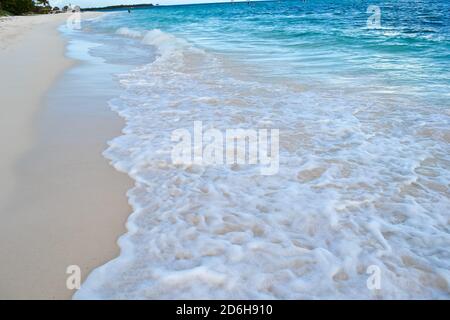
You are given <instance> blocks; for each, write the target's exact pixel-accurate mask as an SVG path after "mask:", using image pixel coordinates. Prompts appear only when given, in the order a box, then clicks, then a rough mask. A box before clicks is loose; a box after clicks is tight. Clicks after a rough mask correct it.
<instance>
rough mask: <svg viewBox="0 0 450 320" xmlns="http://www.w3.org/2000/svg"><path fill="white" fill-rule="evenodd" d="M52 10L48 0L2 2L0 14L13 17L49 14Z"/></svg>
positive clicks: (0, 0)
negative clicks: (29, 14)
mask: <svg viewBox="0 0 450 320" xmlns="http://www.w3.org/2000/svg"><path fill="white" fill-rule="evenodd" d="M51 10H52V7H51V6H50V4H49V2H48V0H36V1H34V0H0V12H2V11H3V12H5V13H9V14H13V15H23V14H28V13H49V12H50V11H51Z"/></svg>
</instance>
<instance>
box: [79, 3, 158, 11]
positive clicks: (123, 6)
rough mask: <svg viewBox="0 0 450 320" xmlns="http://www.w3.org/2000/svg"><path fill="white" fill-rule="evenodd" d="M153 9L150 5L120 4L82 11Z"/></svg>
mask: <svg viewBox="0 0 450 320" xmlns="http://www.w3.org/2000/svg"><path fill="white" fill-rule="evenodd" d="M149 7H153V4H151V3H143V4H120V5H116V6H107V7H95V8H85V9H82V11H99V10H107V11H108V10H126V9H140V8H142V9H143V8H149Z"/></svg>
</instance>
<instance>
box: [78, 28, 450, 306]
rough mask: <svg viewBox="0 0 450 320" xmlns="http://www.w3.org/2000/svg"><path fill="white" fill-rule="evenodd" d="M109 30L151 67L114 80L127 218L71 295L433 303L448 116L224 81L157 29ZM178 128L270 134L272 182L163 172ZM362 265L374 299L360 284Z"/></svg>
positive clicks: (448, 277)
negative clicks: (115, 246) (274, 161)
mask: <svg viewBox="0 0 450 320" xmlns="http://www.w3.org/2000/svg"><path fill="white" fill-rule="evenodd" d="M117 33H118V34H119V35H121V36H127V37H132V38H136V39H139V41H142V42H143V43H145V44H148V45H151V46H155V47H156V48H157V51H158V54H159V55H158V58H157V59H156V60H155V61H154V62H152V63H151V64H147V65H143V66H140V67H138V68H136V69H135V70H133V71H131V72H129V73H127V74H123V75H120V76H119V81H120V84H121V85H122V87H123V93H122V95H121V96H120V97H117V98H115V99H113V100H112V101H110V105H111V108H112V109H113V110H115V111H116V112H117V113H118V114H119V115H120V116H122V117H123V118H124V119H125V120H126V127H125V128H124V130H123V135H122V136H120V137H117V138H115V139H114V140H112V141H110V142H109V148H108V149H107V150H106V151H105V156H106V157H107V158H108V159H110V160H111V162H112V164H113V165H114V167H115V168H116V169H117V170H120V171H123V172H126V173H127V174H128V175H129V176H130V177H132V178H133V179H134V181H135V187H134V188H133V189H131V190H130V191H129V192H128V197H129V201H130V204H131V205H132V207H133V213H132V215H131V216H130V218H129V219H128V222H127V229H128V232H127V233H126V234H125V235H123V236H122V237H121V238H120V239H119V246H120V249H121V252H120V255H119V257H118V258H116V259H114V260H112V261H110V262H108V263H107V264H105V265H103V266H101V267H99V268H97V269H96V270H94V271H93V272H92V273H91V274H90V275H89V277H88V278H87V280H86V281H85V282H84V283H83V285H82V287H81V289H80V290H79V291H77V293H76V294H75V296H74V298H78V299H130V298H131V299H173V298H178V299H182V298H185V299H248V298H250V299H275V298H284V299H301V298H308V299H309V298H358V299H361V298H366V299H379V298H418V297H429V298H446V297H447V298H448V297H449V282H450V273H449V272H448V270H449V269H450V265H449V260H448V254H449V251H448V243H450V237H449V230H448V219H447V218H448V217H446V212H448V211H449V209H450V200H449V199H450V198H449V194H448V181H449V178H450V173H449V171H448V166H447V164H448V161H449V157H448V154H449V152H448V151H449V150H448V141H446V140H445V139H447V138H446V137H447V136H446V135H445V133H444V132H443V131H442V130H443V129H442V128H441V127H440V126H439V125H438V123H443V122H444V123H447V124H449V123H450V119H449V115H446V116H444V115H443V114H442V111H439V110H437V109H427V108H424V107H423V106H421V105H410V104H409V102H408V103H407V104H406V103H401V102H400V101H395V103H389V102H388V101H385V100H380V99H381V98H380V97H373V99H368V97H367V96H366V95H364V94H360V95H358V94H352V95H349V94H345V93H343V92H342V91H328V90H325V89H324V88H319V89H318V88H314V87H312V88H311V87H310V88H308V89H298V88H297V87H295V86H290V85H286V83H278V82H266V81H264V79H260V78H258V77H257V76H254V77H248V76H247V77H240V76H239V70H240V68H238V70H237V71H236V70H232V71H231V70H229V68H228V67H227V64H226V63H225V62H224V61H223V60H222V59H221V57H220V56H218V55H215V54H212V53H210V52H206V51H204V50H201V49H199V48H196V47H194V46H193V45H190V44H189V43H188V42H187V41H185V40H183V39H180V38H177V37H175V36H174V35H172V34H168V33H165V32H163V31H161V30H158V29H154V30H149V31H137V30H130V29H125V28H121V29H119V30H118V31H117ZM371 98H372V97H371ZM394 106H395V108H394ZM418 116H420V118H421V119H422V122H421V124H420V125H419V126H417V117H418ZM194 121H202V122H203V123H204V129H205V130H206V129H209V128H216V129H218V130H222V131H224V130H226V129H228V128H279V129H280V172H279V173H278V174H276V175H273V176H262V175H261V174H260V172H259V170H258V168H256V167H255V166H249V165H231V166H227V165H223V166H200V165H183V166H180V165H175V164H173V163H172V161H171V158H170V155H171V148H172V147H173V143H172V141H171V139H170V138H171V133H172V132H173V131H174V130H177V129H180V128H183V129H188V130H190V129H191V128H192V126H193V123H194ZM436 132H439V134H436ZM446 168H447V169H446ZM373 266H375V267H377V268H379V270H380V272H381V286H382V287H381V288H382V290H371V289H369V288H368V287H367V280H368V277H369V275H368V274H367V272H368V270H370V268H371V267H373Z"/></svg>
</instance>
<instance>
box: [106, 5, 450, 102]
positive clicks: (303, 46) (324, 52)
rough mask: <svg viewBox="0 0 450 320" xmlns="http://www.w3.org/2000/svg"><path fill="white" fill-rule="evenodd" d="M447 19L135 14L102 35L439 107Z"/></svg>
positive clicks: (384, 8) (285, 8)
mask: <svg viewBox="0 0 450 320" xmlns="http://www.w3.org/2000/svg"><path fill="white" fill-rule="evenodd" d="M369 5H377V6H379V7H380V10H381V21H380V22H381V28H380V29H369V28H367V20H368V18H369V17H370V16H371V15H372V13H367V12H366V11H367V8H368V7H369ZM448 12H450V4H449V2H448V1H443V0H442V1H416V0H414V1H412V0H401V1H361V0H344V1H329V0H315V1H306V2H302V1H269V2H261V3H252V4H251V5H248V4H246V3H239V4H238V3H235V4H210V5H200V6H199V5H186V6H175V7H158V8H154V9H151V10H135V11H133V13H132V14H131V15H128V14H121V15H118V16H114V17H111V18H110V19H106V20H105V21H104V23H103V24H102V28H105V31H115V30H116V29H117V28H119V27H122V26H127V27H128V28H130V29H136V30H151V29H160V30H161V31H164V32H168V33H171V34H174V35H176V36H179V37H182V38H184V39H186V40H188V41H189V42H190V43H192V44H193V45H195V46H198V47H200V48H204V49H205V50H211V51H214V52H218V53H223V54H226V55H229V56H232V57H233V59H235V60H237V61H239V62H243V63H246V64H250V65H252V66H254V67H255V68H257V69H258V70H260V71H264V72H267V76H280V77H291V78H295V79H297V80H299V81H302V82H305V81H317V82H318V83H321V82H324V81H327V82H330V83H331V85H332V84H336V85H337V86H339V85H341V84H342V83H346V84H347V85H356V86H358V87H361V88H363V89H367V90H381V91H390V92H391V91H396V90H402V89H403V90H404V93H410V94H415V95H418V96H422V97H423V95H424V94H425V95H426V97H425V99H430V98H431V97H432V98H433V99H438V100H439V99H442V101H440V102H441V103H442V104H443V105H445V104H446V102H448V97H449V96H448V95H449V92H450V90H449V79H450V63H449V61H450V15H449V14H448ZM261 68H262V69H263V70H261ZM329 77H331V79H329ZM424 91H426V92H424Z"/></svg>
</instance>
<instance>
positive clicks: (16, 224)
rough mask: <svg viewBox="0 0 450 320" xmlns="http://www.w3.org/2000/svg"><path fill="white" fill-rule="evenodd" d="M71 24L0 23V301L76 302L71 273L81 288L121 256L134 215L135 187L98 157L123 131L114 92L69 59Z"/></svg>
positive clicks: (45, 19) (57, 19) (50, 19)
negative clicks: (77, 273) (112, 103)
mask: <svg viewBox="0 0 450 320" xmlns="http://www.w3.org/2000/svg"><path fill="white" fill-rule="evenodd" d="M66 19H67V16H65V15H48V16H34V17H16V18H13V19H8V20H7V21H2V22H0V39H1V40H2V46H1V47H0V70H1V71H2V72H0V96H1V108H0V110H1V111H0V112H1V113H2V114H1V116H0V130H1V131H0V140H1V146H2V157H1V160H0V176H1V179H0V217H1V221H2V223H1V224H0V257H2V258H1V259H2V263H1V264H0V299H68V298H70V297H71V296H72V295H73V293H74V291H72V290H68V289H67V287H66V279H67V277H68V274H66V269H67V267H68V266H69V265H78V266H80V268H81V272H82V279H84V278H85V277H86V276H87V275H88V273H89V271H90V270H92V269H93V268H95V267H97V266H99V265H101V264H103V263H105V262H106V261H108V260H110V259H112V258H114V257H115V256H117V255H118V252H119V248H118V246H117V244H116V241H117V238H118V237H119V236H120V235H121V234H122V233H124V231H125V221H126V219H127V217H128V214H129V213H130V212H131V209H130V208H129V205H128V203H127V197H126V191H127V190H128V189H129V188H130V187H131V186H132V181H131V180H130V179H129V178H128V177H127V176H126V175H124V174H122V173H119V172H117V171H116V170H115V169H114V168H112V167H111V166H110V165H109V164H108V161H107V160H106V159H105V158H104V157H103V156H102V152H103V150H104V149H105V148H106V147H107V144H106V142H107V141H108V140H110V139H111V138H113V137H115V136H117V135H119V134H120V130H121V128H122V127H123V123H122V120H121V119H120V118H119V117H118V116H117V115H116V114H115V113H113V112H112V111H111V110H110V109H109V107H108V105H107V103H106V102H107V100H108V99H109V98H110V97H111V96H112V95H113V91H112V90H113V89H111V88H113V87H112V86H111V83H107V82H105V81H102V83H92V81H97V82H98V81H99V80H98V79H97V80H89V79H86V78H83V77H81V76H80V72H82V70H83V64H82V63H76V62H75V61H72V60H70V59H69V58H67V57H65V52H66V48H65V44H66V43H65V40H64V38H63V37H62V36H61V34H60V33H59V32H58V30H57V28H58V26H59V25H61V23H64V21H65V20H66ZM3 40H5V41H3ZM110 81H111V82H112V80H110ZM94 88H95V90H94Z"/></svg>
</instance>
